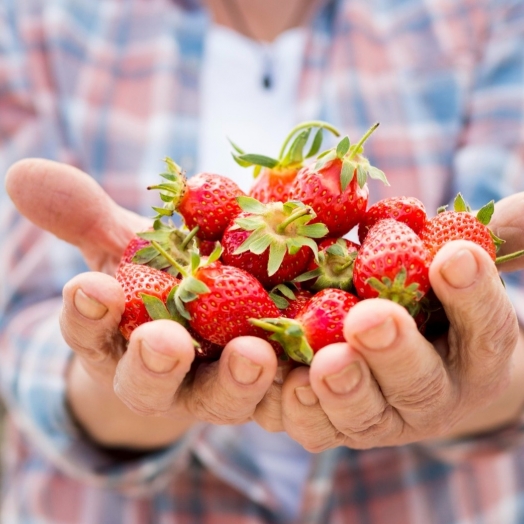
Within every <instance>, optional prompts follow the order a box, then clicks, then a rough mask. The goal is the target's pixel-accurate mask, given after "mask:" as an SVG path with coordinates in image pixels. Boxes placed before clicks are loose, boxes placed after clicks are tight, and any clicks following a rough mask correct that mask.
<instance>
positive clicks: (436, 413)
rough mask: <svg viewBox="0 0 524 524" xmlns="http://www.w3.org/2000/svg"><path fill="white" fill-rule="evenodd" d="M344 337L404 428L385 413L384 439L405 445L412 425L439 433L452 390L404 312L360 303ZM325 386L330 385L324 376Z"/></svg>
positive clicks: (388, 304)
mask: <svg viewBox="0 0 524 524" xmlns="http://www.w3.org/2000/svg"><path fill="white" fill-rule="evenodd" d="M344 335H345V337H346V340H347V342H348V344H349V346H350V347H351V348H353V349H355V350H356V351H358V352H359V353H360V355H362V357H363V359H364V360H365V362H366V363H367V365H368V366H369V368H370V370H371V373H372V374H373V377H374V378H375V380H376V381H377V383H378V386H379V387H380V391H381V392H382V395H383V396H384V398H385V400H386V401H387V403H388V404H389V405H391V406H392V407H393V408H395V410H396V412H398V413H399V415H400V416H401V420H402V421H404V422H405V423H406V424H404V425H402V424H400V419H397V417H396V416H395V413H387V412H385V413H384V414H383V420H381V421H380V425H381V426H382V427H383V429H382V431H383V434H384V437H389V436H392V437H394V438H395V441H396V442H398V441H409V440H410V439H411V438H412V437H413V435H411V436H410V434H409V431H408V430H409V428H410V427H412V426H413V427H417V428H423V430H424V431H433V432H438V431H440V430H441V429H442V430H443V429H444V428H443V427H442V428H441V425H446V424H447V423H448V420H446V416H447V414H446V413H445V410H446V406H449V404H450V402H452V400H453V399H454V398H455V397H456V395H457V392H456V388H455V387H454V385H453V383H452V381H451V380H450V377H449V375H448V372H447V369H446V366H445V364H444V362H443V361H442V359H441V357H440V356H439V354H438V353H437V351H436V350H435V348H434V347H433V346H432V345H431V344H430V343H429V342H428V341H427V340H426V339H425V338H424V337H423V336H422V335H421V334H420V333H419V331H418V329H417V326H416V324H415V321H414V320H413V318H412V317H411V316H410V315H409V313H408V312H407V311H406V309H404V308H403V307H401V306H399V305H398V304H396V303H394V302H392V301H389V300H383V299H372V300H364V301H362V302H359V303H358V304H357V305H356V306H355V307H353V308H352V310H351V311H350V312H349V314H348V316H347V318H346V321H345V324H344ZM324 383H326V384H327V385H328V386H329V385H330V380H329V376H328V377H327V378H326V380H325V381H324ZM335 384H336V383H335ZM332 389H333V388H332ZM333 392H334V393H336V387H335V388H334V391H333ZM439 417H441V418H439ZM406 431H408V433H407V434H404V433H405V432H406ZM401 432H402V433H401ZM422 436H423V435H422V434H419V437H422Z"/></svg>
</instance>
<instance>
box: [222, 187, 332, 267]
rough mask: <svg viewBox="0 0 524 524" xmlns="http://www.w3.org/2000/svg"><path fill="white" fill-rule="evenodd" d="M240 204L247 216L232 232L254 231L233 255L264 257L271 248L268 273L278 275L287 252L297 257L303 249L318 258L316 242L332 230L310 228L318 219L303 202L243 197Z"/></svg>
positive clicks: (319, 227) (237, 221)
mask: <svg viewBox="0 0 524 524" xmlns="http://www.w3.org/2000/svg"><path fill="white" fill-rule="evenodd" d="M236 200H237V202H238V204H239V206H240V207H241V209H242V210H243V211H244V212H245V214H244V215H240V216H239V217H237V218H236V219H235V220H234V225H233V226H232V228H231V229H232V230H235V229H241V230H243V231H252V233H251V234H250V235H249V236H248V237H247V238H246V240H245V241H244V242H243V243H242V244H241V245H240V246H238V248H237V249H236V250H235V251H234V252H233V255H240V254H242V253H245V252H246V251H250V252H252V253H254V254H257V255H260V254H262V253H263V252H264V251H265V250H266V249H268V248H269V257H268V265H267V273H268V275H269V276H272V275H274V274H275V273H276V272H277V271H278V269H279V268H280V266H281V264H282V261H283V260H284V256H285V255H286V252H287V253H289V254H290V255H295V254H296V253H297V252H298V251H299V250H300V249H301V248H302V247H304V246H307V247H309V248H310V249H311V250H312V251H313V254H314V257H315V259H317V258H318V246H317V244H316V242H315V241H314V240H313V239H314V238H322V237H324V236H325V235H326V234H327V233H328V230H327V228H326V226H325V225H324V224H321V223H316V224H309V222H310V221H311V220H313V219H314V218H315V217H316V213H315V212H314V211H313V209H312V208H311V207H310V206H306V205H304V204H303V203H302V202H299V201H288V202H285V203H283V202H270V203H268V204H263V203H262V202H259V201H258V200H256V199H254V198H251V197H247V196H241V197H237V199H236Z"/></svg>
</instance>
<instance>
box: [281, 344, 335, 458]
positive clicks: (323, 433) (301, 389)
mask: <svg viewBox="0 0 524 524" xmlns="http://www.w3.org/2000/svg"><path fill="white" fill-rule="evenodd" d="M317 355H318V354H317ZM315 358H316V356H315ZM313 360H315V359H313ZM282 422H283V425H284V429H285V430H286V432H287V434H288V435H289V436H290V437H291V438H292V439H293V440H295V441H297V442H298V443H299V444H301V445H302V447H304V449H306V450H307V451H309V452H310V453H320V452H321V451H325V450H326V449H330V448H333V447H335V446H338V445H341V444H343V443H344V435H342V434H341V433H340V432H339V431H337V430H336V429H335V427H334V426H333V424H332V423H331V421H330V420H329V418H328V417H327V415H326V413H325V412H324V411H323V409H322V407H321V405H320V403H319V401H318V397H317V396H316V394H315V393H314V391H313V389H312V388H311V384H310V382H309V368H308V367H306V366H300V367H298V368H296V369H294V370H293V371H291V372H290V373H289V375H288V377H287V379H286V381H285V382H284V384H283V386H282Z"/></svg>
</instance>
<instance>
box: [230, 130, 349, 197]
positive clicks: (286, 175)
mask: <svg viewBox="0 0 524 524" xmlns="http://www.w3.org/2000/svg"><path fill="white" fill-rule="evenodd" d="M314 127H318V128H319V129H318V130H317V132H316V133H315V136H314V138H313V141H312V143H311V146H310V148H309V152H308V153H306V154H305V155H304V147H305V146H306V144H307V142H308V140H309V136H310V134H311V131H312V129H313V128H314ZM323 129H327V130H328V131H331V132H332V133H333V134H334V135H336V136H338V135H339V133H338V131H337V130H336V129H335V128H334V127H333V126H331V125H330V124H327V123H326V122H320V121H313V122H304V123H302V124H299V125H298V126H296V127H295V128H293V129H292V130H291V132H290V133H289V134H288V136H287V137H286V139H285V140H284V143H283V145H282V147H281V149H280V154H279V156H278V158H276V159H275V158H271V157H267V156H264V155H257V154H246V153H244V151H242V150H241V149H240V148H239V147H238V146H236V145H235V144H233V143H231V144H232V146H233V147H234V148H235V150H236V154H233V158H234V159H235V160H236V162H237V163H238V164H239V165H241V166H242V167H251V166H255V167H254V172H253V175H254V177H255V179H256V181H255V183H254V184H253V186H252V187H251V189H250V191H249V196H251V197H253V198H256V199H257V200H258V201H260V202H263V203H268V202H287V201H288V200H289V187H290V185H291V182H293V180H294V179H295V177H296V175H297V173H298V172H299V171H300V169H301V168H302V167H303V165H304V160H306V159H307V158H310V157H312V156H314V155H316V154H317V153H318V151H319V150H320V146H321V145H322V130H323Z"/></svg>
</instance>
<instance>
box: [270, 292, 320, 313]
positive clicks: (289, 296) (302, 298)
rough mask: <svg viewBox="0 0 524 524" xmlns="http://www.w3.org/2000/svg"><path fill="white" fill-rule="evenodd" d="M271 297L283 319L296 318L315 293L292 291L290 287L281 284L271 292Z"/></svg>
mask: <svg viewBox="0 0 524 524" xmlns="http://www.w3.org/2000/svg"><path fill="white" fill-rule="evenodd" d="M269 296H270V297H271V300H273V302H274V303H275V304H276V306H277V307H278V309H280V314H281V315H282V316H283V317H286V318H295V317H296V316H297V315H298V313H300V310H301V309H302V307H303V306H304V304H305V303H306V302H307V301H308V300H309V299H310V298H311V297H312V296H313V293H311V292H310V291H308V290H307V289H291V287H289V285H286V284H279V285H278V286H275V287H274V288H273V289H272V290H271V291H270V293H269Z"/></svg>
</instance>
